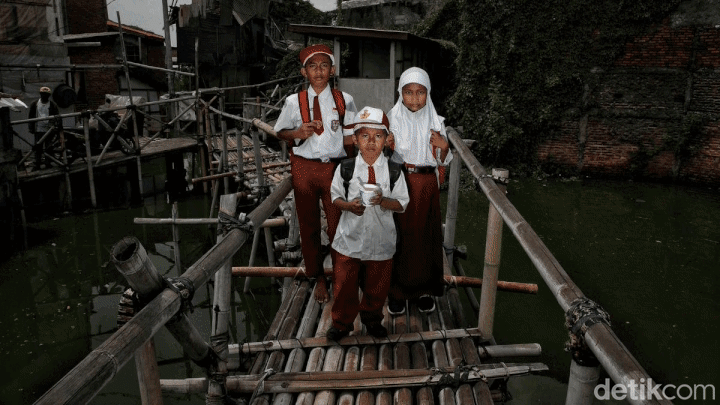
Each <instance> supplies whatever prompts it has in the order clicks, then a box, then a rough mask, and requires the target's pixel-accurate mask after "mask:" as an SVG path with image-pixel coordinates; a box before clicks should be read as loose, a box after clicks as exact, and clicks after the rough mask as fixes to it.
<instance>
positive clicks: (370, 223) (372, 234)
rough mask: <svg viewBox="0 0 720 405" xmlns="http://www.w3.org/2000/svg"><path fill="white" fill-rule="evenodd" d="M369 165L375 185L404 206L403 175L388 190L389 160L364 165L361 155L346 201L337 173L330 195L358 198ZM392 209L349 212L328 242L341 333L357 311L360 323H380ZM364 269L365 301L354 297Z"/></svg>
mask: <svg viewBox="0 0 720 405" xmlns="http://www.w3.org/2000/svg"><path fill="white" fill-rule="evenodd" d="M370 167H372V169H373V173H374V176H375V184H377V185H379V186H380V188H381V189H382V195H383V196H384V197H386V198H392V199H395V200H397V201H398V202H399V203H400V205H401V206H402V208H403V210H404V209H405V208H406V207H407V206H408V202H409V196H408V189H407V184H406V183H405V178H404V176H403V175H402V174H401V175H400V177H399V178H398V179H397V180H396V182H395V185H394V187H393V189H392V191H391V190H390V173H389V170H388V159H387V158H386V157H385V156H384V155H382V154H381V155H380V156H379V157H378V158H377V160H376V161H375V163H373V164H372V165H371V166H370V165H368V164H367V163H366V162H365V160H363V158H362V157H361V156H357V157H356V158H355V171H354V174H353V177H352V178H351V180H350V184H349V186H348V191H347V198H345V187H344V184H343V179H342V176H341V174H340V168H338V169H337V170H336V171H335V174H334V176H333V180H332V188H331V196H332V199H333V201H335V200H336V199H338V198H342V199H345V200H346V201H352V200H354V199H355V198H358V197H360V182H359V180H358V177H359V178H360V179H361V180H362V181H363V182H365V183H367V182H369V180H370V169H369V168H370ZM393 214H394V213H393V211H391V210H386V209H384V208H381V207H380V206H379V205H375V206H371V207H365V211H364V213H363V215H362V216H358V215H355V214H353V213H352V212H349V211H344V212H342V216H341V217H340V222H339V225H338V228H337V232H336V233H335V238H334V239H333V242H332V248H333V249H334V250H335V252H336V257H335V267H334V271H333V296H334V297H335V301H334V303H333V307H332V319H333V326H334V327H335V328H338V329H340V330H352V325H353V322H354V321H355V318H356V317H357V315H358V312H359V313H360V319H361V320H362V322H363V323H364V324H366V325H378V324H380V322H381V321H382V318H383V314H382V308H383V305H384V303H385V298H386V297H387V292H388V288H389V286H390V280H391V273H392V258H393V255H394V254H395V244H396V238H397V232H396V230H395V221H394V219H393ZM363 266H364V272H365V274H364V278H363V283H362V285H363V297H362V301H360V300H359V299H358V288H359V287H360V284H359V283H360V280H359V276H360V269H361V267H363Z"/></svg>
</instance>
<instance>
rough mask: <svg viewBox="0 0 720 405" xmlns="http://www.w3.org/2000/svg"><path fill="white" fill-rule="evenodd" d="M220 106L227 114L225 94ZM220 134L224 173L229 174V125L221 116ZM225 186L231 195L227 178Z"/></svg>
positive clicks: (221, 94) (221, 98)
mask: <svg viewBox="0 0 720 405" xmlns="http://www.w3.org/2000/svg"><path fill="white" fill-rule="evenodd" d="M218 103H219V104H220V111H222V112H225V93H224V92H221V93H220V100H219V101H218ZM219 119H220V133H221V134H222V172H223V173H227V172H228V171H229V170H230V169H229V164H228V138H227V135H228V134H227V123H226V122H225V118H224V117H223V116H222V115H220V117H219ZM223 181H224V186H225V194H229V193H230V178H229V177H225V178H224V179H223Z"/></svg>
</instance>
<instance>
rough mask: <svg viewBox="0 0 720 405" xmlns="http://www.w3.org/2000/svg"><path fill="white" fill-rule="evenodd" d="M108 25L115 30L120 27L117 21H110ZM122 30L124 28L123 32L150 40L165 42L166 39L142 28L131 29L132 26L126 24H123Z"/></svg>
mask: <svg viewBox="0 0 720 405" xmlns="http://www.w3.org/2000/svg"><path fill="white" fill-rule="evenodd" d="M107 25H108V27H110V28H114V29H117V28H118V27H119V25H118V23H116V22H115V21H110V20H108V22H107ZM122 28H123V32H127V33H131V34H135V35H141V36H143V37H145V38H149V39H157V40H159V41H165V37H163V36H162V35H158V34H156V33H154V32H150V31H145V30H142V29H140V28H136V27H131V26H128V25H125V24H123V27H122Z"/></svg>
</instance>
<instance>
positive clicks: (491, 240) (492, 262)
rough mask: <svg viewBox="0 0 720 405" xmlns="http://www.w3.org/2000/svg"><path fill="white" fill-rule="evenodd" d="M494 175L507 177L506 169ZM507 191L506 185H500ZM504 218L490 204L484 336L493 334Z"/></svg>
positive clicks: (481, 326)
mask: <svg viewBox="0 0 720 405" xmlns="http://www.w3.org/2000/svg"><path fill="white" fill-rule="evenodd" d="M492 174H493V176H498V177H504V178H507V177H508V176H509V172H508V171H507V170H505V169H493V170H492ZM498 188H499V189H500V191H501V192H503V193H504V192H505V186H504V185H498ZM502 230H503V219H502V217H501V216H500V213H499V212H498V210H497V208H495V206H494V205H492V204H490V208H489V212H488V225H487V238H486V241H485V267H484V268H483V286H482V290H481V293H480V315H478V328H479V329H480V331H481V332H482V333H483V336H486V337H491V336H493V323H494V321H495V295H496V293H497V281H498V271H499V269H500V251H501V250H502V249H501V248H502Z"/></svg>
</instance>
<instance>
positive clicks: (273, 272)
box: [13, 43, 670, 405]
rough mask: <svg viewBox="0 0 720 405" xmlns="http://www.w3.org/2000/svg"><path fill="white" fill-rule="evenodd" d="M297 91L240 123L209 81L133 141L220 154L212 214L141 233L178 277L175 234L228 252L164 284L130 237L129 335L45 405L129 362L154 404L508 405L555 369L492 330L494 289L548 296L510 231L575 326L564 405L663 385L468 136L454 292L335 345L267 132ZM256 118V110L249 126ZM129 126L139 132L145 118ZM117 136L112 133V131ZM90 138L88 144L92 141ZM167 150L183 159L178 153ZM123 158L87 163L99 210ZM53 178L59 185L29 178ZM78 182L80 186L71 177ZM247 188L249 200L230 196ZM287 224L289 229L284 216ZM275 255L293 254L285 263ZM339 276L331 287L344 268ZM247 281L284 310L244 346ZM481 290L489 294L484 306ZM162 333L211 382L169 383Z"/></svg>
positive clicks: (77, 398) (77, 395)
mask: <svg viewBox="0 0 720 405" xmlns="http://www.w3.org/2000/svg"><path fill="white" fill-rule="evenodd" d="M196 49H197V43H196ZM124 55H125V53H124V50H123V58H124V68H125V73H126V75H127V72H128V71H127V69H128V62H127V59H126V57H125V56H124ZM284 80H285V79H282V80H279V81H273V82H270V83H264V84H263V85H265V86H267V85H275V88H274V89H273V90H272V94H271V96H277V97H278V101H277V102H276V103H275V104H271V103H270V101H269V100H270V98H272V97H268V98H267V99H263V100H261V99H257V100H252V101H250V100H246V103H244V105H243V115H244V116H237V115H233V114H230V113H228V112H227V111H226V108H225V104H224V103H225V96H226V94H227V93H228V92H230V91H233V90H237V89H238V88H225V89H218V88H213V89H200V87H199V83H198V82H197V76H196V90H195V91H194V92H191V93H178V94H175V95H173V97H171V99H170V100H167V101H158V102H154V103H158V104H163V103H167V104H168V105H170V106H171V109H172V111H174V113H173V115H174V118H171V119H170V120H169V121H168V122H162V123H161V129H160V130H159V131H158V132H157V133H156V134H154V135H152V136H149V137H147V138H146V139H144V140H143V141H141V140H140V138H141V137H140V136H139V134H138V133H137V132H136V133H135V136H136V142H137V145H138V146H139V149H140V150H144V149H145V147H148V145H162V144H165V145H170V144H173V143H174V144H178V145H182V146H180V147H179V148H193V147H196V145H200V146H201V147H202V148H204V149H205V150H206V151H207V152H206V153H202V152H201V151H200V152H198V153H199V157H200V160H202V162H201V167H202V171H203V172H202V175H201V176H200V177H197V178H195V179H193V183H195V184H198V185H202V187H203V188H204V189H205V190H206V191H210V192H212V195H213V203H212V204H211V212H210V215H209V216H208V217H207V218H193V219H189V218H188V219H182V218H178V217H177V206H176V205H174V207H173V216H172V218H168V219H167V220H163V219H144V218H137V219H136V220H135V222H136V223H155V224H158V225H162V224H165V225H170V226H172V227H173V239H174V243H175V261H176V265H177V266H178V268H180V269H182V268H184V267H182V266H181V265H180V255H179V252H178V249H177V242H178V240H177V233H178V232H177V227H178V226H184V225H188V226H190V225H198V224H205V225H215V226H217V229H218V236H217V243H216V244H215V245H214V246H213V247H212V248H210V249H209V250H208V251H207V252H206V253H205V254H204V255H203V256H202V257H201V258H200V259H198V260H197V261H196V262H195V263H193V264H192V265H190V266H189V267H187V268H186V270H185V271H184V273H182V275H181V276H180V277H177V278H173V279H164V278H162V277H161V276H160V275H159V274H158V272H157V270H156V269H155V267H154V266H153V264H152V263H151V261H150V260H149V258H148V255H147V252H146V251H145V248H144V247H143V246H142V244H141V243H140V242H139V241H138V240H137V239H136V238H134V237H126V238H123V239H122V240H121V241H119V242H118V243H117V244H116V245H115V246H114V247H113V250H112V252H111V256H112V261H113V262H114V264H115V266H116V267H117V268H118V270H119V271H120V272H121V273H122V274H123V275H124V276H125V278H126V279H127V282H128V285H129V286H130V287H132V291H126V293H127V294H129V295H130V296H128V297H125V296H124V297H123V300H121V303H120V307H121V311H120V318H121V320H122V322H124V324H123V326H122V327H120V328H119V329H118V330H117V331H116V332H115V333H114V334H113V335H112V336H110V337H109V338H108V339H107V340H105V341H104V342H103V343H102V344H100V345H99V346H98V347H97V348H96V349H95V350H93V351H92V352H91V353H90V354H89V355H88V356H87V357H85V358H84V359H83V360H82V361H81V362H80V363H79V364H77V365H76V366H75V367H74V368H73V369H72V370H71V371H70V372H69V373H67V374H66V375H65V376H64V377H63V378H61V379H60V380H59V381H58V382H57V383H56V384H55V385H54V386H53V387H51V388H50V389H49V390H48V391H47V392H46V393H45V394H44V395H43V396H42V397H40V398H39V399H38V400H37V401H36V404H38V405H44V404H48V405H49V404H52V405H56V404H84V403H87V402H89V401H91V400H92V399H93V398H94V397H95V396H96V395H97V394H98V393H99V392H100V391H101V390H102V388H103V386H105V385H106V384H107V383H108V382H109V381H110V380H111V379H112V378H113V377H114V376H115V375H116V374H117V373H118V371H119V369H120V368H121V367H123V366H124V365H126V364H127V363H128V362H129V361H130V360H132V359H134V361H135V364H136V369H137V371H138V383H139V386H140V392H141V399H142V403H143V404H160V403H162V396H163V394H170V393H173V394H191V393H201V394H205V398H206V403H207V404H227V403H233V402H235V403H246V404H250V405H260V404H271V403H272V404H277V405H280V404H290V403H294V404H363V405H365V404H392V403H395V404H413V403H417V404H435V403H437V404H441V405H450V404H463V405H465V404H478V405H481V404H492V403H495V402H504V401H505V400H507V399H508V397H507V382H508V380H509V379H510V378H520V376H522V375H527V374H530V373H542V372H544V371H547V370H548V367H547V366H546V365H544V364H542V363H540V362H527V359H528V358H533V357H538V356H540V355H541V348H540V346H539V345H538V344H535V343H532V342H529V343H525V344H515V345H498V344H496V342H495V337H494V333H493V323H494V317H495V297H496V294H497V292H498V291H505V292H503V294H504V293H530V294H532V293H535V292H537V288H538V287H537V286H535V285H529V284H524V283H519V282H509V281H500V280H499V279H498V273H499V265H500V258H501V250H502V234H503V229H504V228H505V227H507V229H509V230H510V232H511V234H512V235H513V237H515V238H516V239H517V240H518V242H519V243H520V245H521V246H522V247H523V249H524V251H525V252H526V254H527V255H528V257H529V258H530V259H531V262H532V263H533V265H534V266H535V268H536V269H537V271H538V272H539V273H540V275H541V276H542V278H543V280H544V281H545V286H544V287H541V288H548V289H549V290H550V291H551V292H552V294H553V295H554V297H555V298H556V300H557V302H558V304H559V307H560V309H561V310H562V311H563V312H564V313H565V315H566V323H567V327H568V331H569V333H570V337H571V342H572V346H571V353H572V355H573V360H572V362H571V364H570V380H569V382H568V392H567V397H566V404H568V405H585V404H590V403H592V402H593V389H594V388H595V386H596V385H597V383H598V379H599V375H600V369H601V368H602V369H604V370H605V371H606V372H607V373H608V374H609V376H610V378H611V379H612V380H613V381H614V382H615V383H618V384H626V385H627V384H628V383H629V382H632V381H641V380H647V379H649V378H650V376H648V374H647V373H646V372H645V370H644V369H643V368H642V366H641V365H640V364H638V362H637V361H636V360H635V358H634V357H633V356H632V354H631V353H630V352H629V351H628V350H627V348H626V347H625V346H624V345H623V344H622V342H620V340H619V339H618V338H617V336H616V335H615V333H614V332H613V330H612V329H611V327H610V324H609V319H608V315H607V313H605V312H604V311H603V310H602V308H600V306H599V305H597V304H596V303H594V302H593V301H592V300H589V299H588V298H587V297H585V296H584V294H583V293H582V291H581V290H580V288H579V287H578V286H577V285H575V283H574V282H573V281H572V280H571V279H570V277H569V276H568V274H567V273H566V272H565V270H564V269H563V268H562V266H561V265H560V263H559V262H558V261H557V260H556V259H555V257H554V256H553V254H552V253H551V252H550V251H549V250H548V248H547V247H546V246H545V245H544V243H543V242H542V241H541V240H540V238H539V237H538V235H537V234H536V233H535V232H534V231H533V229H532V228H531V227H530V225H529V224H528V223H527V222H526V221H525V220H524V219H523V217H522V216H521V214H520V213H519V212H518V211H517V210H516V209H515V207H514V206H513V205H512V204H511V203H510V201H509V200H508V199H507V197H506V195H505V194H506V193H505V188H506V183H507V178H508V173H507V171H506V170H503V169H494V170H492V171H491V172H488V171H487V170H486V169H485V168H484V167H483V166H482V165H481V164H480V163H479V162H478V161H477V159H476V158H475V157H474V156H473V154H472V152H471V151H470V149H469V148H468V146H467V144H466V142H465V141H464V140H463V139H462V138H461V135H460V134H459V133H458V132H457V131H456V130H455V129H453V128H450V127H448V136H449V140H450V142H451V144H452V147H453V148H454V153H455V154H456V156H457V157H459V158H456V159H454V160H453V161H452V164H451V167H450V173H449V177H448V178H449V191H448V203H447V204H448V206H447V209H446V213H447V215H446V218H445V223H444V232H445V240H444V246H445V253H446V255H445V259H446V260H445V262H444V270H445V282H446V284H447V285H446V293H445V295H444V296H442V297H436V307H437V310H436V311H433V312H431V313H429V314H426V313H421V312H420V311H419V310H418V308H417V307H416V306H415V305H414V304H412V303H411V304H408V306H407V311H405V313H403V314H401V315H390V314H389V313H388V312H387V306H386V307H385V308H384V311H385V318H384V320H383V324H384V326H385V327H387V329H388V331H389V336H388V337H387V338H382V339H379V338H374V337H372V336H368V335H367V334H366V333H365V331H364V330H363V326H362V324H361V323H360V322H359V319H358V320H356V323H355V330H354V332H353V333H351V334H350V335H349V336H347V337H344V338H342V339H340V340H339V341H338V342H335V341H331V340H328V339H327V338H326V337H325V332H326V331H327V329H328V328H329V325H330V323H331V319H330V310H331V307H332V302H333V301H332V299H331V300H330V302H328V303H324V304H320V303H318V302H316V301H315V300H314V299H312V296H313V289H314V287H315V282H314V281H315V280H313V279H308V278H306V277H304V271H303V266H302V257H301V256H300V255H299V252H298V251H297V249H293V248H297V246H299V232H298V227H297V212H296V211H295V208H294V204H293V200H292V193H291V175H290V173H289V167H290V166H289V162H288V161H287V153H286V152H287V151H286V150H285V143H284V142H280V146H281V149H280V150H279V151H275V150H273V149H272V148H270V147H268V145H267V144H265V143H263V141H268V143H269V141H272V140H273V139H272V137H273V136H275V135H276V134H275V133H274V131H273V129H272V127H271V126H270V125H269V124H268V123H266V116H267V115H268V114H269V112H271V111H273V110H277V109H278V106H279V105H280V103H281V102H282V100H283V99H284V97H283V96H282V95H281V94H278V93H282V91H278V90H279V86H278V83H280V82H282V81H284ZM128 82H129V80H128ZM244 87H252V86H244ZM285 91H286V93H285V95H287V94H291V93H293V92H294V91H295V89H294V88H292V87H289V88H286V89H285ZM268 94H270V91H268ZM207 98H209V101H208V100H207ZM181 101H187V102H189V106H187V107H181V104H180V102H181ZM148 105H150V103H143V104H133V101H132V95H131V97H130V105H129V106H126V107H123V108H128V109H129V110H131V111H133V112H137V113H138V114H144V112H143V107H145V106H148ZM190 110H193V111H194V112H195V113H196V114H195V115H196V124H197V125H196V130H197V133H196V134H193V135H192V136H190V137H187V138H184V140H178V139H183V138H182V137H181V138H163V137H162V136H161V135H163V136H164V135H165V134H166V133H167V132H168V131H169V130H170V129H171V128H173V127H174V128H175V131H174V132H175V134H176V135H180V134H181V133H182V130H180V128H179V118H180V117H181V116H182V115H183V114H184V113H185V112H187V111H190ZM253 110H255V113H253V114H250V115H248V114H246V112H247V111H253ZM95 113H97V111H86V112H80V113H73V114H70V115H71V116H78V117H81V118H82V120H83V121H84V128H85V129H87V128H88V125H87V120H88V118H89V116H90V115H92V114H95ZM213 114H214V116H215V117H222V119H220V120H219V121H220V128H219V129H217V128H215V125H214V124H213V123H214V122H215V120H214V119H213ZM131 115H132V117H133V119H134V117H136V116H137V114H131ZM52 118H62V117H52ZM125 119H128V118H125ZM36 120H40V119H36ZM226 120H233V121H235V122H237V123H239V124H240V125H239V126H240V127H242V129H239V130H238V129H233V130H227V128H226ZM29 121H31V120H23V121H17V122H14V123H13V124H21V123H27V122H29ZM118 128H119V127H115V128H109V129H110V130H112V131H113V134H115V133H116V132H117V131H118ZM135 128H137V126H135ZM58 132H60V135H61V136H62V130H61V129H58ZM47 135H48V134H46V136H47ZM84 136H85V139H86V141H87V140H88V134H87V132H85V133H84ZM261 138H262V141H261ZM184 143H188V145H185V144H184ZM161 148H162V147H161ZM170 149H172V147H168V149H166V150H170ZM148 150H150V149H148ZM113 158H115V159H130V160H135V161H136V162H137V165H138V172H140V164H141V163H140V162H141V158H142V153H140V154H138V155H137V156H131V157H121V156H115V157H113V155H111V154H106V151H105V150H104V151H103V152H102V153H101V155H100V156H97V157H91V154H90V153H89V151H88V154H87V159H86V162H85V166H84V169H79V170H86V171H87V173H88V181H89V189H90V192H91V195H92V204H93V206H95V204H96V199H95V195H94V193H95V192H94V180H93V170H94V169H95V168H97V167H99V166H101V162H102V161H103V159H113ZM25 159H27V157H26V158H25ZM59 163H61V167H63V170H60V171H58V172H57V173H53V174H52V175H65V176H69V173H70V172H71V171H72V170H75V169H71V168H72V167H73V166H71V165H70V164H69V163H68V161H67V160H62V161H59ZM462 164H464V165H465V166H466V168H467V170H469V172H470V173H471V174H472V176H474V178H475V180H476V181H477V183H478V185H479V188H480V190H481V191H482V193H483V194H484V195H485V197H486V198H487V199H488V200H489V202H490V208H489V212H488V229H487V239H486V249H485V264H484V269H483V277H482V279H475V278H471V277H466V276H465V273H464V270H463V268H462V265H461V264H460V261H459V260H458V256H459V252H458V251H457V250H456V249H455V235H454V233H455V223H456V221H457V219H458V215H459V214H461V213H458V210H457V204H458V194H459V177H460V175H459V174H460V169H461V165H462ZM43 175H50V173H44V174H43V173H38V174H34V175H27V176H26V177H27V179H29V178H31V177H33V176H35V177H37V176H43ZM140 177H141V176H140ZM141 180H142V179H140V181H141ZM231 182H232V183H231ZM67 184H68V187H69V184H70V181H69V180H68V181H67ZM235 184H237V185H238V188H237V189H233V188H232V187H233V185H235ZM140 187H142V185H140ZM68 191H69V190H68ZM248 200H249V201H251V202H253V203H254V204H255V208H254V209H253V210H252V211H251V212H249V213H246V212H241V211H240V210H239V209H238V207H239V204H240V202H241V201H248ZM215 209H217V212H216V213H215V212H214V210H215ZM276 212H279V213H280V214H279V216H275V217H273V215H274V214H275V213H276ZM271 227H287V235H288V236H287V238H286V239H284V240H280V241H274V240H273V239H272V235H271V233H270V228H271ZM261 235H263V236H264V237H265V242H266V246H267V254H268V263H269V266H268V267H257V266H254V265H253V260H254V259H255V258H256V257H257V255H258V252H257V250H258V246H259V238H260V237H261ZM251 236H252V238H251ZM249 240H252V251H251V258H250V264H249V266H247V267H233V257H234V255H235V254H236V253H237V252H238V251H239V249H240V248H241V247H243V246H244V245H245V244H246V243H247V242H248V241H249ZM328 242H329V241H327V240H326V241H325V243H328ZM275 253H281V255H280V257H276V256H275ZM326 262H327V261H326ZM281 264H282V265H283V266H281ZM326 271H327V273H328V274H332V269H326ZM242 277H245V280H244V281H245V283H244V284H245V285H244V288H245V290H246V291H247V290H248V289H249V283H248V281H249V280H250V278H251V277H273V278H274V279H275V280H276V282H279V283H280V284H282V286H283V294H282V302H281V305H280V308H279V310H278V311H277V314H276V316H275V318H274V320H273V321H272V323H271V325H270V327H269V329H268V331H267V334H266V335H265V336H264V338H263V339H262V341H258V342H249V343H242V344H241V343H240V342H231V341H230V336H231V335H232V334H231V333H229V330H230V328H231V327H232V325H231V322H230V314H231V312H232V309H231V305H230V301H231V293H232V291H233V285H237V284H238V283H240V282H242ZM211 279H212V280H213V294H214V296H213V303H212V307H213V314H212V327H211V335H210V336H209V337H204V336H201V334H200V333H199V331H198V330H197V328H196V327H195V326H194V325H193V324H192V322H191V321H190V319H189V317H188V316H187V312H188V311H189V309H190V308H191V307H192V299H193V293H194V291H195V290H197V289H198V288H200V287H201V286H203V285H204V284H205V283H207V282H208V281H209V280H211ZM279 280H282V281H279ZM475 289H479V290H480V294H479V298H478V297H477V296H476V295H475V291H476V290H475ZM461 291H462V292H463V293H464V294H466V295H467V301H468V302H469V303H470V305H471V306H472V307H473V308H472V309H473V311H474V314H476V317H474V318H473V319H467V318H466V316H465V311H464V309H463V307H462V303H461V299H460V293H461ZM140 303H143V304H140ZM163 327H165V328H167V330H168V331H169V332H170V333H171V335H172V336H173V337H174V339H176V340H177V341H178V342H179V343H180V344H181V345H182V347H183V350H184V352H185V353H186V354H187V355H188V356H189V357H190V359H191V360H192V361H193V362H195V363H196V364H197V365H198V366H200V367H202V368H203V369H204V370H206V377H203V378H193V379H174V380H167V379H161V378H160V377H159V374H158V365H157V359H156V356H155V347H154V340H153V336H154V335H155V334H156V333H157V332H158V331H159V330H160V329H161V328H163ZM558 344H563V342H558ZM629 400H630V402H631V403H633V404H666V403H670V402H669V401H665V400H656V399H634V398H630V399H629Z"/></svg>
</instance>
